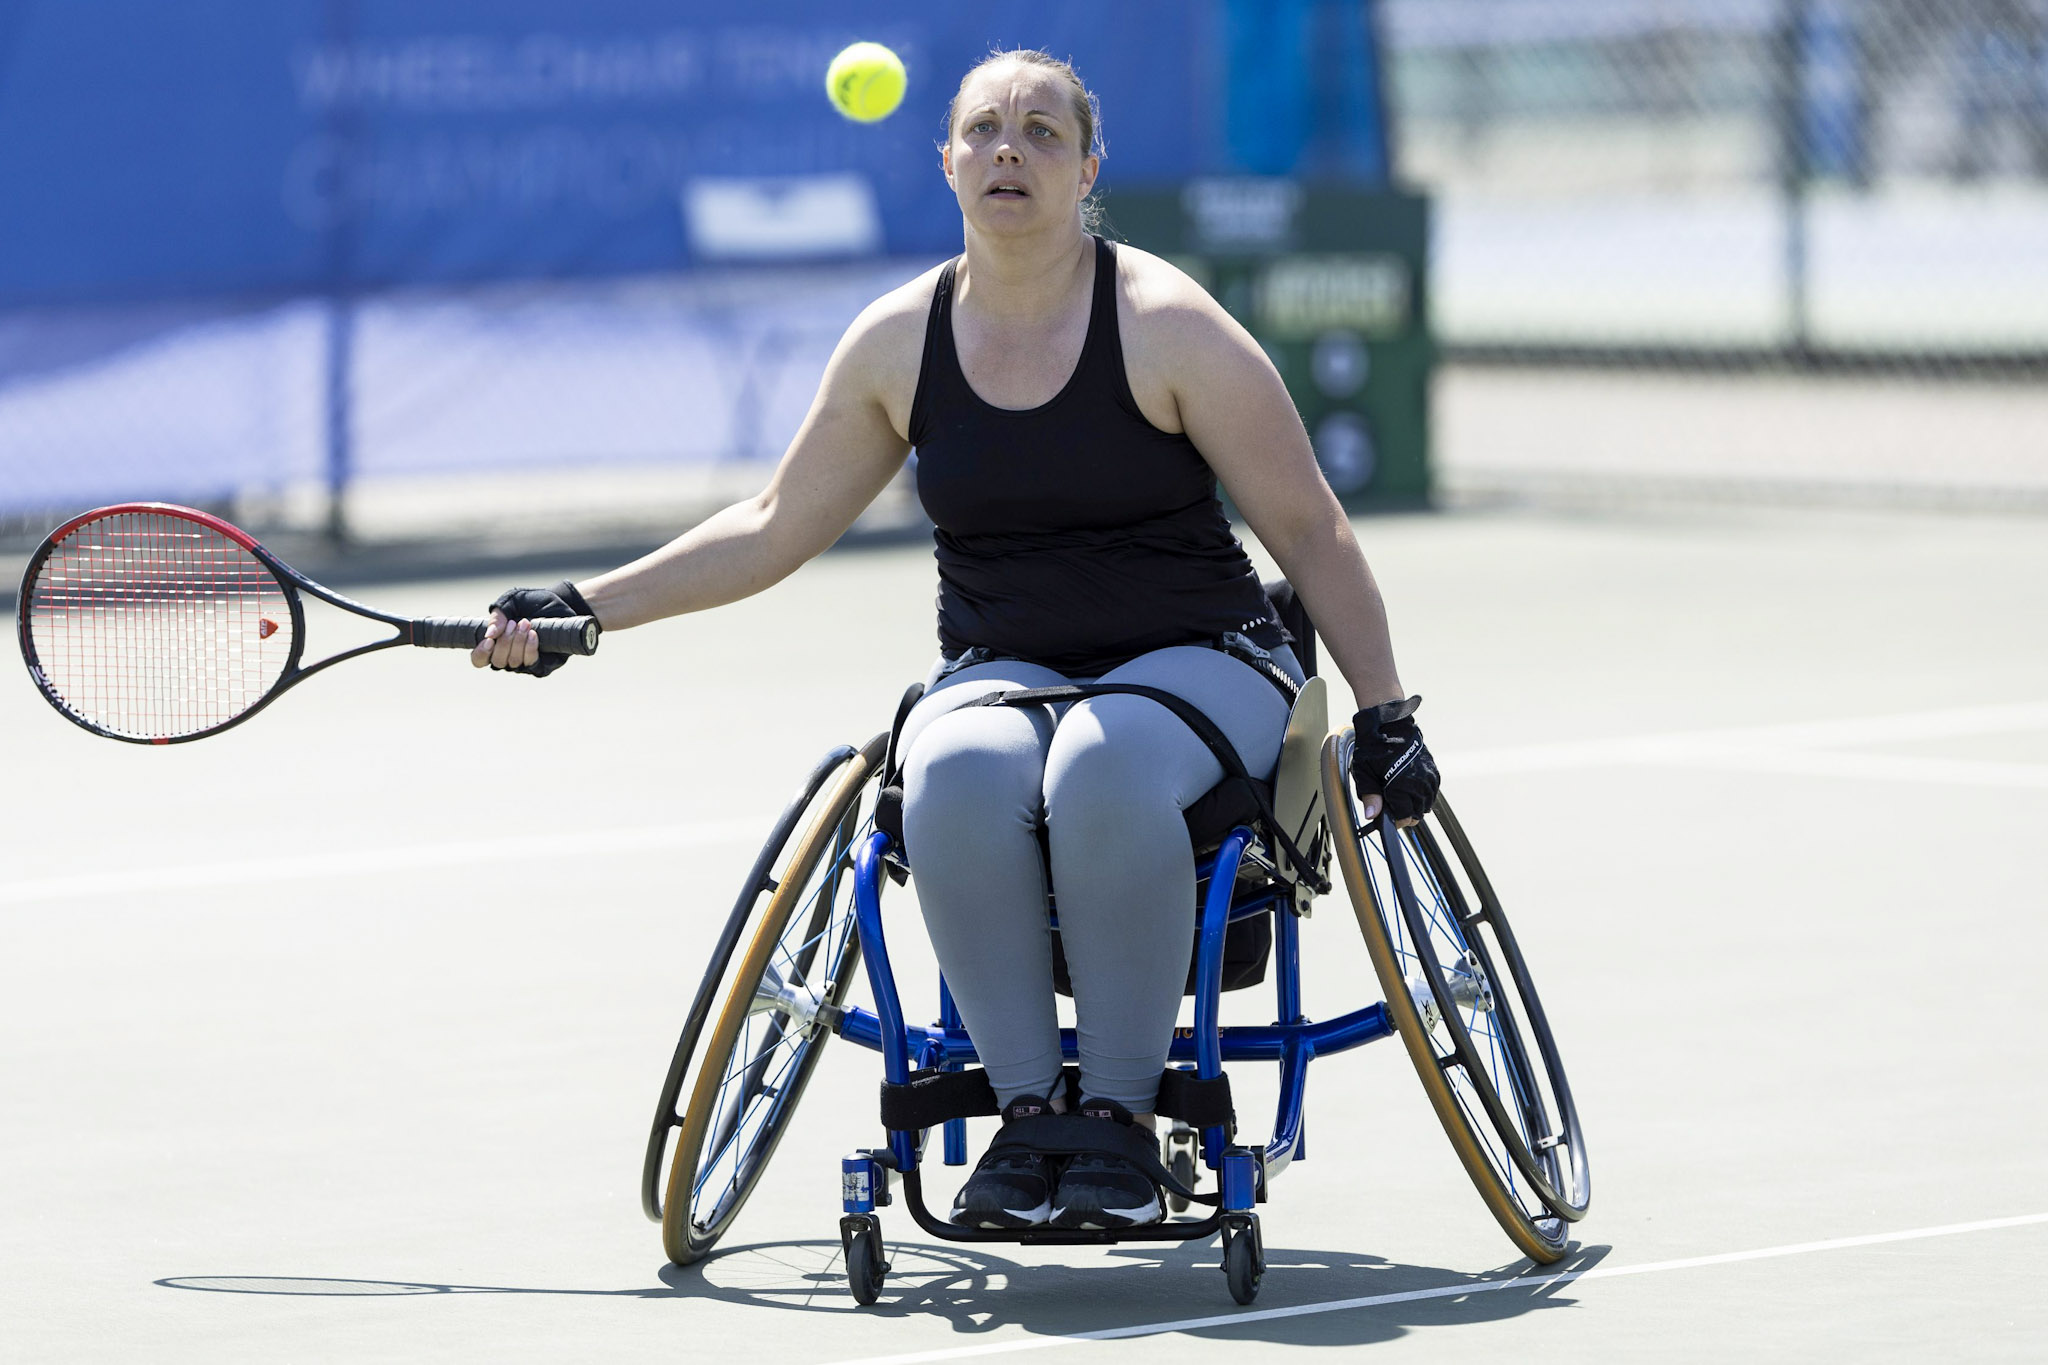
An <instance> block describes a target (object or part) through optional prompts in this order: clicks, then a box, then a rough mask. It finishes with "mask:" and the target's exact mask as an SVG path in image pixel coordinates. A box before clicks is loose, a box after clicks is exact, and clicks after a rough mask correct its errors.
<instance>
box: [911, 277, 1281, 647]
mask: <svg viewBox="0 0 2048 1365" xmlns="http://www.w3.org/2000/svg"><path fill="white" fill-rule="evenodd" d="M957 265H958V261H957V260H956V261H953V262H950V263H948V264H947V265H946V267H945V268H944V269H943V270H941V271H940V272H939V282H938V290H937V292H936V293H935V294H933V296H932V311H931V318H930V320H929V321H928V322H927V323H926V326H925V339H924V362H923V366H922V368H921V369H920V371H919V373H918V377H917V397H916V399H915V400H914V401H913V403H912V406H911V413H910V439H911V443H912V444H913V445H915V446H916V447H917V495H918V499H919V500H920V501H921V502H922V503H923V504H924V510H925V515H927V516H929V517H930V518H931V519H932V524H933V526H934V527H935V530H934V535H933V538H934V540H935V541H936V544H937V557H938V562H939V647H940V648H941V650H943V651H944V653H945V654H946V655H947V657H949V658H958V657H959V656H960V654H961V653H963V652H964V651H966V650H968V649H970V648H973V647H976V646H981V647H984V648H987V649H990V650H992V651H994V652H995V653H996V654H998V655H1001V656H1003V657H1006V658H1017V659H1028V660H1030V661H1032V662H1034V663H1041V664H1044V665H1046V666H1047V667H1049V668H1054V669H1058V670H1059V671H1060V672H1062V673H1066V674H1069V675H1070V676H1076V677H1081V676H1093V675H1099V674H1101V673H1103V672H1106V671H1108V670H1109V669H1110V668H1113V667H1115V666H1116V665H1117V664H1119V663H1122V662H1124V661H1125V660H1128V659H1132V658H1135V657H1136V656H1138V655H1140V654H1143V653H1146V652H1147V651H1149V650H1154V649H1162V648H1164V647H1166V646H1168V645H1186V644H1212V643H1214V642H1215V641H1216V640H1217V639H1218V638H1219V637H1221V636H1222V635H1223V634H1225V633H1226V632H1229V631H1240V632H1243V633H1244V634H1246V635H1247V636H1249V637H1250V638H1251V639H1252V640H1253V641H1255V642H1256V643H1258V644H1259V645H1261V646H1263V647H1265V648H1268V649H1272V648H1277V647H1278V646H1279V645H1281V644H1283V643H1285V641H1286V638H1287V637H1286V634H1285V632H1283V631H1282V630H1281V628H1280V625H1279V622H1278V621H1277V620H1276V619H1275V618H1274V617H1273V616H1272V614H1271V613H1272V609H1271V606H1270V604H1269V603H1268V602H1267V601H1266V594H1265V591H1264V590H1263V589H1262V588H1261V587H1260V586H1259V580H1258V575H1257V574H1256V573H1255V572H1254V571H1253V569H1252V565H1251V561H1250V560H1249V559H1248V558H1246V556H1245V552H1244V547H1243V546H1241V545H1239V544H1238V542H1237V537H1236V536H1234V535H1232V534H1231V531H1230V523H1229V521H1228V520H1226V519H1225V517H1224V515H1223V507H1222V504H1221V503H1220V502H1218V500H1217V497H1216V475H1215V473H1214V471H1212V470H1211V469H1210V468H1209V466H1208V464H1207V463H1206V462H1205V461H1204V460H1203V459H1202V456H1201V454H1200V452H1198V451H1197V450H1196V449H1195V445H1194V442H1192V441H1190V440H1189V439H1188V438H1187V437H1186V436H1185V435H1176V434H1173V433H1170V432H1165V431H1161V430H1160V429H1159V428H1158V427H1155V426H1153V425H1152V424H1151V423H1150V422H1148V421H1146V420H1145V416H1144V414H1143V413H1142V412H1140V411H1139V409H1138V403H1137V400H1136V399H1135V398H1133V397H1132V396H1131V386H1130V381H1129V379H1128V378H1127V377H1126V376H1125V374H1124V353H1123V342H1122V340H1121V338H1120V337H1119V335H1118V332H1117V321H1116V249H1115V248H1114V247H1113V246H1111V245H1110V244H1109V243H1108V242H1106V241H1103V240H1102V239H1101V238H1099V237H1098V238H1096V239H1095V293H1094V302H1093V304H1092V305H1091V308H1090V312H1089V316H1088V338H1087V340H1086V341H1085V342H1084V343H1083V344H1082V347H1081V359H1080V363H1079V364H1077V365H1076V366H1075V367H1074V373H1073V376H1072V377H1071V378H1070V379H1068V380H1067V385H1066V387H1065V388H1063V389H1061V390H1060V391H1059V393H1057V394H1056V395H1054V396H1053V398H1052V400H1051V401H1050V402H1047V403H1045V404H1044V405H1042V406H1040V407H1035V408H1028V409H1024V410H1021V411H1017V410H1011V409H1007V408H998V407H995V406H993V405H991V404H989V403H986V402H984V401H982V399H981V398H980V396H979V395H977V394H976V393H975V392H974V390H973V389H972V388H970V387H969V386H968V383H967V377H966V375H964V374H963V373H962V372H961V369H960V357H959V352H958V351H957V350H956V349H955V348H954V345H953V272H954V268H955V266H957Z"/></svg>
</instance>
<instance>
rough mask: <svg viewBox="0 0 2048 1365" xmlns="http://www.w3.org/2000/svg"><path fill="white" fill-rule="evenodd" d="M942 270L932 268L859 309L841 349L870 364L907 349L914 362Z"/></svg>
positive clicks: (922, 343)
mask: <svg viewBox="0 0 2048 1365" xmlns="http://www.w3.org/2000/svg"><path fill="white" fill-rule="evenodd" d="M943 269H945V267H944V266H943V265H936V266H933V267H932V268H931V269H930V270H927V271H925V272H924V273H923V274H921V275H919V276H918V277H917V278H915V279H913V280H909V281H906V282H905V283H903V284H900V285H898V286H897V287H896V288H894V289H891V290H890V291H889V292H888V293H886V294H884V295H882V296H881V297H880V298H878V299H876V300H875V301H874V302H873V303H871V304H869V305H868V306H867V307H865V308H863V309H861V311H860V316H858V317H856V318H855V319H854V320H853V322H852V324H851V325H849V326H848V327H847V329H846V339H845V341H844V342H843V343H842V346H843V347H844V348H846V349H848V350H852V349H856V348H857V349H858V350H859V352H860V353H861V354H862V356H863V358H865V359H868V360H870V361H887V360H888V359H891V358H900V353H901V352H904V351H906V350H907V351H908V353H909V356H910V358H911V360H912V361H913V362H914V361H915V360H916V359H917V357H918V356H920V355H921V354H923V351H924V329H925V321H926V319H927V318H928V317H929V316H930V315H931V308H932V295H933V294H934V293H936V292H937V290H938V284H939V272H940V271H941V270H943Z"/></svg>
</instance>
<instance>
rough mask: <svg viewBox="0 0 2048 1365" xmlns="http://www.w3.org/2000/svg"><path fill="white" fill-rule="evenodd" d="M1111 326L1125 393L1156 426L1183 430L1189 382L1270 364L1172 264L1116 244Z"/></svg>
mask: <svg viewBox="0 0 2048 1365" xmlns="http://www.w3.org/2000/svg"><path fill="white" fill-rule="evenodd" d="M1117 324H1118V329H1119V330H1120V331H1121V332H1122V334H1123V350H1124V372H1125V375H1126V376H1127V377H1128V379H1129V380H1130V385H1131V394H1132V396H1133V397H1134V398H1136V399H1137V402H1138V406H1139V408H1140V409H1141V410H1142V411H1143V412H1144V414H1145V417H1146V418H1147V420H1149V421H1150V422H1151V423H1152V424H1153V425H1154V426H1156V427H1159V428H1160V429H1161V430H1163V431H1181V430H1184V429H1185V428H1184V420H1185V419H1184V413H1183V412H1182V398H1183V396H1184V394H1185V392H1186V390H1187V389H1188V388H1189V387H1190V386H1193V387H1197V388H1201V387H1206V386H1210V385H1217V384H1221V385H1225V386H1234V385H1237V384H1241V383H1243V382H1247V381H1251V380H1255V379H1256V378H1257V377H1258V373H1259V371H1260V370H1262V369H1264V370H1270V369H1271V368H1272V364H1271V362H1270V361H1268V360H1267V359H1266V358H1265V355H1264V353H1263V352H1261V351H1260V350H1259V345H1258V343H1257V342H1256V341H1253V340H1252V339H1251V336H1250V334H1249V333H1247V332H1246V331H1245V330H1244V328H1243V327H1241V326H1239V325H1238V322H1237V320H1236V319H1235V318H1233V317H1231V316H1230V314H1229V313H1227V312H1225V311H1224V309H1223V305H1222V304H1220V303H1218V302H1216V300H1215V299H1213V298H1211V297H1210V296H1209V291H1208V290H1206V289H1204V288H1203V287H1202V286H1201V285H1200V284H1199V283H1198V282H1197V281H1196V280H1195V279H1194V278H1193V277H1192V276H1190V275H1189V274H1188V273H1187V272H1186V271H1185V270H1182V269H1181V268H1180V267H1179V266H1177V265H1175V264H1173V262H1171V261H1169V260H1166V259H1164V258H1163V257H1160V256H1155V255H1153V254H1152V253H1151V252H1149V251H1141V250H1139V249H1138V248H1136V247H1130V246H1125V247H1118V248H1117Z"/></svg>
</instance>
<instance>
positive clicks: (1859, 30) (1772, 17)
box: [1383, 0, 2048, 373]
mask: <svg viewBox="0 0 2048 1365" xmlns="http://www.w3.org/2000/svg"><path fill="white" fill-rule="evenodd" d="M1383 28H1384V33H1385V37H1386V40H1387V45H1388V62H1389V72H1390V86H1391V90H1392V97H1393V103H1394V108H1395V135H1396V146H1397V149H1398V150H1397V164H1398V166H1399V169H1400V173H1401V175H1402V176H1403V178H1404V179H1407V180H1409V181H1411V182H1413V183H1415V184H1418V185H1421V186H1423V187H1425V188H1427V189H1428V190H1429V191H1430V192H1431V194H1432V195H1433V196H1434V197H1435V199H1436V204H1437V235H1436V259H1435V272H1434V284H1435V301H1436V309H1437V311H1436V318H1435V321H1436V325H1437V329H1438V333H1439V335H1440V336H1441V337H1442V339H1443V340H1444V341H1445V343H1446V344H1447V346H1448V348H1449V351H1450V353H1451V354H1452V355H1453V356H1457V355H1461V354H1462V355H1467V356H1482V357H1483V356H1493V357H1508V358H1515V357H1520V358H1535V359H1546V358H1548V359H1574V358H1576V359H1613V360H1621V361H1625V362H1639V361H1646V360H1651V359H1656V358H1663V359H1666V360H1676V361H1680V362H1683V363H1688V364H1698V363H1726V362H1728V361H1731V360H1747V361H1758V362H1763V363H1774V362H1784V361H1791V362H1802V363H1820V364H1843V365H1869V364H1876V365H1881V366H1898V367H1904V368H1907V369H1918V370H1935V369H1950V370H1958V371H1960V372H1963V373H1973V372H1991V371H1994V370H2013V369H2018V370H2020V371H2023V372H2030V371H2041V372H2048V0H1386V3H1385V5H1384V9H1383Z"/></svg>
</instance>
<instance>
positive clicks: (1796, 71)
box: [1775, 0, 1813, 366]
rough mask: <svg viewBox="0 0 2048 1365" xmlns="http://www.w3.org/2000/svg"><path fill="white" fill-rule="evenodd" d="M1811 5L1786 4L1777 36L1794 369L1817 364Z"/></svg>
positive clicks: (1801, 0)
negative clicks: (1810, 262) (1810, 200)
mask: <svg viewBox="0 0 2048 1365" xmlns="http://www.w3.org/2000/svg"><path fill="white" fill-rule="evenodd" d="M1811 4H1812V0H1784V3H1783V5H1782V7H1781V9H1780V10H1779V24H1778V34H1777V39H1778V41H1777V49H1778V53H1777V55H1778V63H1777V65H1778V82H1777V85H1778V89H1777V96H1778V98H1777V108H1776V111H1775V112H1776V117H1777V122H1778V128H1777V132H1778V203H1779V212H1780V213H1781V215H1782V216H1783V227H1784V242H1783V250H1784V287H1785V329H1786V335H1785V347H1786V352H1787V354H1788V357H1789V358H1790V359H1791V360H1792V362H1793V363H1794V364H1797V365H1802V366H1803V365H1806V364H1808V363H1810V362H1811V360H1812V359H1813V330H1812V321H1811V317H1810V313H1809V306H1810V303H1809V297H1808V294H1809V282H1808V277H1807V208H1808V205H1807V197H1808V196H1807V186H1808V180H1809V177H1808V175H1807V155H1806V150H1807V149H1806V136H1805V114H1806V109H1805V98H1804V94H1805V88H1806V86H1805V68H1806V60H1805V58H1806V34H1807V28H1808V21H1809V18H1810V14H1809V11H1810V9H1811Z"/></svg>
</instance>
